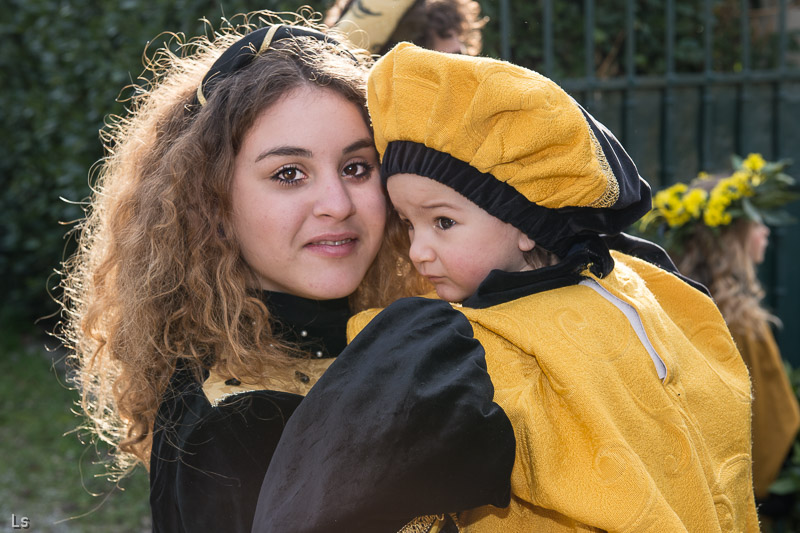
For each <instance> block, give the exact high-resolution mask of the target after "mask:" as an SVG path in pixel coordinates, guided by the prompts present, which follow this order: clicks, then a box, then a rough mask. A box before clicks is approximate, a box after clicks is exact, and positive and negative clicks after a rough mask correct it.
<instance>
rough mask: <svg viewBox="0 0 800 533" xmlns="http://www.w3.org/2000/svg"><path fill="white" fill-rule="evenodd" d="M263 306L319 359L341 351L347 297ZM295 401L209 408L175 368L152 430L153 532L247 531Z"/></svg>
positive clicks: (239, 400)
mask: <svg viewBox="0 0 800 533" xmlns="http://www.w3.org/2000/svg"><path fill="white" fill-rule="evenodd" d="M264 302H265V303H266V305H267V306H268V308H269V309H270V312H271V314H272V320H273V321H274V324H273V325H274V326H275V327H276V328H278V329H279V331H281V333H282V335H283V336H284V337H285V338H286V339H287V340H288V341H290V342H296V343H297V344H299V345H301V347H302V348H304V349H305V350H308V351H309V352H311V353H312V354H316V353H317V352H321V353H322V357H332V356H336V355H338V353H339V352H340V351H341V350H342V348H344V345H345V344H346V341H347V339H346V333H345V332H346V325H347V319H348V318H349V316H350V311H349V308H348V304H347V299H346V298H344V299H340V300H330V301H325V302H319V301H315V300H308V299H304V298H299V297H296V296H291V295H287V294H281V293H266V292H265V293H264ZM303 332H305V333H303ZM207 377H208V373H206V374H205V376H204V378H207ZM301 400H302V396H299V395H297V394H291V393H287V392H278V391H267V390H263V391H253V392H245V393H241V394H237V395H235V396H231V397H228V398H226V399H223V400H222V401H221V402H219V403H218V404H217V405H216V406H212V405H211V403H209V401H208V399H207V398H206V396H205V394H204V393H203V390H202V384H201V383H199V382H198V381H197V380H196V379H195V378H194V376H193V374H192V373H191V372H190V371H189V370H188V369H187V368H185V367H184V365H183V364H181V363H179V365H178V368H177V369H176V371H175V374H174V375H173V377H172V380H171V382H170V387H169V389H168V391H167V394H166V396H165V399H164V401H163V403H162V404H161V406H160V408H159V411H158V415H157V417H156V422H155V427H154V431H153V450H152V453H151V458H150V507H151V510H152V515H153V531H154V532H168V533H180V532H193V531H226V532H227V531H231V532H239V531H243V532H245V531H250V527H251V525H252V521H253V513H254V511H255V505H256V500H257V497H258V491H259V489H260V488H261V483H262V481H263V479H264V474H265V472H266V471H267V466H268V465H269V461H270V458H271V457H272V452H273V451H274V449H275V447H276V446H277V444H278V440H279V439H280V436H281V432H282V431H283V427H284V425H285V423H286V420H287V419H288V418H289V416H290V415H291V414H292V412H294V410H295V408H296V407H297V406H298V404H299V403H300V401H301Z"/></svg>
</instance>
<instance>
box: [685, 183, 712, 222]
mask: <svg viewBox="0 0 800 533" xmlns="http://www.w3.org/2000/svg"><path fill="white" fill-rule="evenodd" d="M707 198H708V193H707V192H706V191H704V190H703V189H692V191H690V192H689V193H688V194H687V195H685V196H684V197H683V208H684V209H685V210H686V212H687V213H689V214H690V215H691V217H692V218H700V213H701V212H702V210H703V207H704V206H705V203H706V199H707Z"/></svg>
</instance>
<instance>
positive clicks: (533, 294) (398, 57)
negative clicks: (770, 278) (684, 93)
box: [348, 43, 759, 532]
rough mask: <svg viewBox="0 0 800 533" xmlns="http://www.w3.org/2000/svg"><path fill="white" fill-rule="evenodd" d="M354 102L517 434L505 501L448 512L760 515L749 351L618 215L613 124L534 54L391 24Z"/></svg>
mask: <svg viewBox="0 0 800 533" xmlns="http://www.w3.org/2000/svg"><path fill="white" fill-rule="evenodd" d="M368 106H369V111H370V115H371V118H372V121H373V127H374V129H375V141H376V145H377V148H378V151H379V153H380V155H381V175H382V178H383V179H384V180H385V182H386V187H387V189H388V192H389V196H390V198H391V200H392V204H393V205H394V207H395V209H396V211H397V214H398V215H399V218H400V220H401V221H402V223H403V224H404V225H405V227H406V228H407V232H408V237H409V243H410V247H409V248H408V255H409V257H410V259H411V261H412V262H413V264H414V266H415V267H416V269H417V270H418V271H419V272H420V273H421V274H422V275H424V276H425V277H426V278H427V279H428V280H429V281H430V282H431V283H432V284H433V285H434V287H435V289H436V292H437V294H438V296H439V297H440V298H442V299H445V300H447V301H451V302H457V304H456V305H457V306H458V307H459V309H460V310H461V311H462V312H463V313H464V314H465V315H466V316H467V318H469V320H470V322H471V323H472V325H473V328H474V334H475V337H476V338H477V339H478V340H480V341H481V344H482V345H483V347H484V349H485V350H486V364H487V367H488V372H489V375H490V376H491V378H492V382H493V384H494V388H495V401H496V402H497V403H498V404H499V405H500V406H501V407H502V408H503V409H504V410H505V412H506V414H507V415H508V417H509V419H510V420H511V422H512V425H513V426H514V431H515V434H516V439H517V451H516V462H515V464H514V469H513V472H512V479H511V494H512V496H511V503H510V506H509V507H507V508H505V509H498V508H495V507H491V506H487V507H482V508H478V509H474V510H471V511H467V512H462V513H460V514H459V516H458V523H459V524H460V528H462V530H464V531H470V532H472V531H498V532H499V531H503V532H509V531H587V530H590V529H591V530H594V529H593V528H598V529H600V530H604V531H626V532H631V531H670V532H673V531H709V532H711V531H720V532H722V531H758V529H759V525H758V520H757V517H756V509H755V503H754V498H753V485H752V478H751V456H750V382H749V379H748V373H747V369H746V367H745V365H744V363H743V361H742V359H741V356H740V355H739V353H738V352H737V349H736V346H735V345H734V342H733V339H732V338H731V335H730V333H729V332H728V329H727V328H726V326H725V322H724V321H723V318H722V316H721V315H720V312H719V310H718V309H717V308H716V306H715V305H714V302H713V301H712V300H711V298H709V296H708V295H707V294H705V293H703V292H701V290H698V288H696V286H693V285H696V284H692V283H689V282H687V280H685V279H683V278H682V277H680V276H679V275H677V273H676V271H675V268H674V265H672V263H671V262H670V261H669V259H668V258H667V257H666V256H665V254H664V253H663V250H661V249H660V248H658V247H656V246H655V245H652V244H650V243H648V242H647V241H642V240H636V239H633V238H630V237H628V236H626V235H624V234H620V232H621V231H622V230H624V229H625V228H626V227H628V226H629V225H631V224H632V223H633V222H635V221H636V220H637V219H639V218H640V217H641V216H642V215H644V214H645V213H647V212H648V210H649V208H650V189H649V187H648V185H647V184H646V182H645V181H644V180H643V179H642V178H641V177H640V176H639V174H638V172H637V169H636V167H635V165H634V164H633V162H632V161H631V159H630V158H629V156H628V155H627V154H626V153H625V151H624V149H623V148H622V146H620V144H619V143H618V142H617V140H616V139H615V138H614V136H613V135H612V134H611V133H610V132H609V131H608V130H607V129H605V127H603V125H602V124H600V123H598V122H597V121H596V120H594V118H592V117H591V116H590V115H589V114H588V113H587V112H586V111H584V110H583V109H582V108H581V107H580V106H579V105H578V104H577V103H576V102H575V101H574V100H573V99H572V98H571V97H569V96H568V95H567V94H566V93H565V92H564V91H563V90H562V89H561V88H559V87H558V86H557V85H556V84H555V83H553V82H552V81H550V80H549V79H547V78H545V77H543V76H541V75H539V74H537V73H535V72H532V71H529V70H526V69H523V68H521V67H517V66H514V65H511V64H508V63H504V62H500V61H496V60H491V59H485V58H472V57H464V56H452V55H447V54H440V53H436V52H431V51H427V50H423V49H421V48H418V47H416V46H413V45H411V44H408V43H403V44H400V45H398V46H397V47H395V48H394V49H393V50H392V51H391V52H389V53H388V54H387V55H386V56H384V57H383V58H382V59H380V60H379V61H378V62H377V64H376V65H375V66H374V67H373V69H372V71H371V72H370V77H369V86H368ZM637 256H639V257H637ZM374 315H375V312H366V313H365V314H362V315H357V316H356V317H355V318H354V319H351V325H350V327H349V331H348V336H349V337H352V336H353V335H354V334H355V333H356V332H357V331H358V330H359V329H360V328H362V327H364V326H365V325H366V323H367V322H368V321H369V320H370V318H371V317H372V316H374ZM464 445H468V443H465V444H464Z"/></svg>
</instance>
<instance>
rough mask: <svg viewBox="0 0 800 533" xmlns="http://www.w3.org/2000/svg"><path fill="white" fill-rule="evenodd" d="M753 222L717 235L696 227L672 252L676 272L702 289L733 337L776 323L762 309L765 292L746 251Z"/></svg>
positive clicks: (742, 221) (740, 223) (738, 224)
mask: <svg viewBox="0 0 800 533" xmlns="http://www.w3.org/2000/svg"><path fill="white" fill-rule="evenodd" d="M753 224H755V223H754V222H752V221H750V220H747V219H744V218H740V219H738V220H736V221H735V222H734V223H733V224H730V225H729V226H724V227H722V228H720V230H719V232H717V231H714V230H713V229H712V228H709V227H708V226H704V225H700V224H698V225H697V228H695V229H694V230H693V232H692V234H691V235H689V236H687V238H686V239H685V242H683V243H682V249H681V250H679V251H676V250H671V251H670V253H671V255H672V257H673V259H674V260H675V265H676V266H677V267H678V270H679V271H680V272H681V273H683V274H685V275H686V276H689V277H690V278H692V279H694V280H696V281H699V282H700V283H702V284H703V285H705V286H706V287H707V288H708V290H709V291H710V292H711V295H712V296H713V298H714V300H715V301H716V303H717V306H718V307H719V310H720V312H721V313H722V316H723V317H724V318H725V322H727V324H728V327H729V328H730V330H731V331H732V332H734V333H738V334H742V335H743V334H745V333H750V332H755V333H756V334H757V335H760V334H761V329H760V328H754V327H753V324H755V323H758V322H763V321H767V322H771V323H774V324H777V323H779V321H778V318H777V317H775V316H774V315H772V314H771V313H770V312H769V311H767V310H766V309H765V308H764V307H763V306H762V303H761V302H762V299H763V298H764V290H763V289H762V287H761V284H760V282H759V281H758V277H757V276H756V266H755V264H754V262H753V260H752V259H751V257H750V255H749V254H748V251H747V238H748V235H749V232H750V230H751V226H752V225H753Z"/></svg>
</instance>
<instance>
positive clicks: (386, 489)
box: [150, 293, 515, 533]
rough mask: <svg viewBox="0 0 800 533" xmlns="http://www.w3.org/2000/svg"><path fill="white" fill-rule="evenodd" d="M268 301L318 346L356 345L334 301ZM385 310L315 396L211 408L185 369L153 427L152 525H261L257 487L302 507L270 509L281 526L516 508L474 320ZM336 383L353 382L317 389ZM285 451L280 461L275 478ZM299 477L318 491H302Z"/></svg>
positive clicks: (355, 528)
mask: <svg viewBox="0 0 800 533" xmlns="http://www.w3.org/2000/svg"><path fill="white" fill-rule="evenodd" d="M415 302H416V303H415ZM419 302H422V303H424V305H419ZM266 303H267V305H268V307H269V308H270V311H271V312H272V313H274V314H275V318H276V320H279V321H280V326H279V327H280V328H281V331H282V333H283V334H284V335H286V337H287V338H288V339H289V340H294V341H296V342H299V343H307V344H305V345H304V347H305V348H306V349H307V350H309V351H310V352H311V353H312V354H315V353H316V352H317V351H324V353H325V354H328V355H336V353H337V352H338V348H340V347H342V346H344V343H345V331H346V326H345V321H346V319H347V316H348V315H349V312H348V313H345V312H343V307H342V306H340V305H338V304H336V303H335V302H313V301H310V300H304V299H302V298H297V297H294V296H289V295H286V294H274V293H272V294H268V295H267V297H266ZM381 317H382V318H381V320H375V321H373V322H374V323H373V324H370V326H369V327H368V328H367V330H365V333H364V334H362V335H359V337H358V339H356V341H354V342H353V343H352V344H351V345H350V346H348V347H347V348H346V349H344V351H343V352H342V353H341V355H339V359H341V362H342V364H341V365H337V364H336V363H337V362H339V360H338V359H337V361H336V362H334V364H332V365H331V367H330V368H329V369H328V371H327V372H326V373H325V374H324V375H323V376H322V378H321V379H320V381H319V382H318V383H317V385H315V386H314V387H313V388H312V389H311V392H310V393H309V396H308V397H307V398H306V399H303V398H302V397H301V396H298V395H295V394H289V393H285V392H277V391H267V390H263V391H252V392H246V393H240V394H237V395H235V396H231V397H228V398H225V399H223V400H222V401H221V402H220V403H218V404H217V405H216V406H212V405H211V404H210V403H209V401H208V400H207V398H206V396H205V395H204V393H203V390H202V385H201V383H198V382H197V381H196V380H195V379H194V377H193V376H192V374H191V373H190V372H189V371H188V370H186V369H185V368H183V367H182V366H179V368H178V369H177V370H176V372H175V375H174V376H173V378H172V382H171V386H170V389H169V392H168V393H167V396H166V399H165V400H164V402H163V403H162V405H161V407H160V409H159V413H158V418H157V421H156V424H155V431H154V435H153V452H152V456H151V470H150V477H151V480H150V486H151V495H150V504H151V508H152V513H153V530H154V531H156V532H162V531H163V532H170V533H180V532H194V531H203V532H205V531H225V532H247V531H250V529H251V526H252V524H253V516H254V513H255V509H256V503H257V500H258V497H259V490H262V491H268V493H269V494H270V495H272V499H273V500H272V501H275V502H284V503H288V504H293V505H294V506H293V507H292V511H293V513H290V514H285V515H284V518H285V520H272V519H271V515H272V512H271V511H269V510H266V511H264V512H266V513H267V514H266V517H267V518H263V516H264V515H263V514H262V515H261V516H262V519H261V521H260V526H259V527H261V528H267V530H269V531H276V532H277V531H279V532H281V533H292V532H300V531H320V532H322V531H325V532H329V531H330V532H334V531H348V532H359V531H364V532H369V533H377V532H380V531H387V532H393V533H394V532H396V531H397V530H399V529H400V528H401V527H402V526H403V525H405V524H406V523H407V522H409V521H410V520H412V519H414V518H415V517H417V516H419V515H426V514H439V513H443V512H446V511H450V510H465V509H469V508H472V507H476V506H480V505H486V504H495V505H501V506H503V505H506V504H507V503H508V500H509V497H510V474H511V467H512V465H513V462H514V452H515V440H514V434H513V428H512V427H511V423H510V421H509V420H508V418H507V417H506V415H505V413H504V412H503V411H502V410H501V409H500V407H499V406H498V405H497V404H495V403H493V402H492V397H493V392H494V391H493V387H492V384H491V381H490V380H489V376H488V373H487V372H486V363H485V360H484V352H483V348H482V347H481V345H480V343H478V341H476V340H475V339H474V338H473V337H472V328H471V326H470V325H469V322H468V321H467V320H466V318H465V317H464V316H463V315H462V314H461V313H458V312H457V311H455V310H453V309H452V308H451V307H450V305H449V304H446V303H444V302H441V301H433V300H424V299H419V298H418V299H413V300H410V301H401V302H399V303H398V304H395V305H393V306H390V307H389V308H387V310H386V311H385V313H384V314H382V315H381ZM303 331H305V332H306V333H305V334H302V332H303ZM309 339H312V342H311V344H308V342H309ZM313 339H318V342H316V343H315V342H314V341H313ZM325 381H329V382H334V383H338V384H340V385H341V386H339V385H337V387H336V388H335V389H331V388H330V387H325V386H323V387H320V389H319V392H317V387H318V385H319V384H320V383H323V382H325ZM307 401H310V405H311V409H309V410H307V411H306V412H305V413H304V415H303V416H301V417H299V418H298V420H297V422H296V426H297V427H303V428H304V431H303V434H304V436H303V437H302V438H300V437H298V438H295V437H297V432H294V433H292V435H291V437H290V438H289V439H287V440H286V442H285V443H283V444H281V442H282V433H283V432H284V431H285V428H286V427H288V424H291V423H292V422H294V418H295V416H294V414H293V413H295V411H296V409H297V408H298V406H299V405H302V404H303V403H305V402H307ZM290 416H291V418H290ZM287 421H288V422H287ZM349 444H353V447H352V448H350V449H344V448H343V447H342V446H349ZM279 446H281V447H282V448H283V450H284V453H283V454H282V455H281V464H280V465H278V466H277V467H276V471H275V473H272V472H271V471H270V472H268V471H267V467H268V466H269V465H270V461H271V460H272V458H273V454H274V452H275V450H276V448H278V447H279ZM295 469H298V471H297V472H295V471H294V470H295ZM265 473H266V475H265ZM297 483H300V484H302V485H303V486H304V489H305V490H306V491H307V492H306V493H305V494H304V495H303V496H302V498H300V499H297V498H295V492H294V488H293V486H292V484H297ZM365 490H366V491H367V492H368V496H369V497H367V498H365V497H364V493H365ZM311 509H315V510H318V511H321V512H320V513H319V514H317V515H316V516H317V517H318V518H319V519H320V521H318V522H313V521H311V520H309V518H312V517H311V516H310V514H311V513H310V510H311ZM340 518H342V520H341V521H340ZM328 519H332V520H333V522H332V523H331V522H328ZM337 522H338V524H337ZM340 525H341V527H339V526H340Z"/></svg>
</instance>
